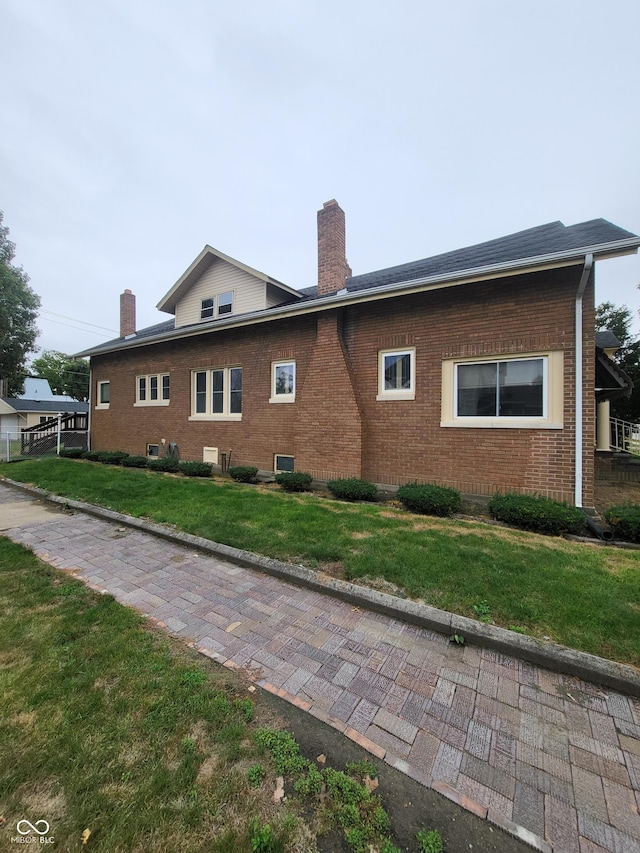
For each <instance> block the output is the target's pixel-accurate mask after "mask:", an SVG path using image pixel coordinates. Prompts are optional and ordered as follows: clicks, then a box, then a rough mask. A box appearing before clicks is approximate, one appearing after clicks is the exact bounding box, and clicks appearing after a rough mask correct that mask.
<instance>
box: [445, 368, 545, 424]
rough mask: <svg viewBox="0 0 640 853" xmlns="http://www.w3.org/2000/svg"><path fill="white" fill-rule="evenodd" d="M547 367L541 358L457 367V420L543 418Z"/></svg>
mask: <svg viewBox="0 0 640 853" xmlns="http://www.w3.org/2000/svg"><path fill="white" fill-rule="evenodd" d="M546 373H547V365H546V359H544V358H527V359H517V360H509V361H484V362H479V363H476V364H458V365H457V370H456V374H457V376H456V378H457V383H456V385H457V395H456V416H457V417H459V418H463V417H469V418H543V417H545V385H546Z"/></svg>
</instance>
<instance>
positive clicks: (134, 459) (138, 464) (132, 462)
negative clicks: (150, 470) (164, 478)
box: [122, 456, 149, 468]
mask: <svg viewBox="0 0 640 853" xmlns="http://www.w3.org/2000/svg"><path fill="white" fill-rule="evenodd" d="M148 461H149V460H148V459H147V457H146V456H127V458H126V459H123V460H122V464H123V466H124V467H125V468H146V467H147V462H148Z"/></svg>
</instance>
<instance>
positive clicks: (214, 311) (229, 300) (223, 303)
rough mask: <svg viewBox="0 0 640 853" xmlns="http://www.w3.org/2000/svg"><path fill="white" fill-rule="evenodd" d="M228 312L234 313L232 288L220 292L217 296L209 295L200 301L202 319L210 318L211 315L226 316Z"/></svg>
mask: <svg viewBox="0 0 640 853" xmlns="http://www.w3.org/2000/svg"><path fill="white" fill-rule="evenodd" d="M216 303H217V304H216ZM227 314H233V291H232V290H229V291H227V292H226V293H219V294H218V295H217V296H209V297H207V299H203V300H202V302H201V303H200V319H201V320H208V319H210V318H211V317H224V316H225V315H227Z"/></svg>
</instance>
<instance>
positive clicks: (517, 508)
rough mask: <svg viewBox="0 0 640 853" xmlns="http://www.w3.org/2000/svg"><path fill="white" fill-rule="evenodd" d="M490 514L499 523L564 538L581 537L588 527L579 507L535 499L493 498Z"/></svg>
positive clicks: (539, 498)
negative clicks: (564, 535) (563, 536)
mask: <svg viewBox="0 0 640 853" xmlns="http://www.w3.org/2000/svg"><path fill="white" fill-rule="evenodd" d="M489 512H490V513H491V515H492V516H493V517H494V518H497V519H498V520H499V521H505V522H506V523H507V524H514V525H515V526H516V527H522V528H523V529H524V530H534V531H536V532H537V533H551V534H555V535H557V536H561V535H562V534H563V533H582V532H583V531H584V527H585V519H584V514H583V512H582V510H580V509H578V507H575V506H569V505H568V504H566V503H558V501H552V500H551V499H550V498H543V497H537V496H534V495H516V494H506V495H502V494H497V495H494V496H493V497H492V498H491V501H490V502H489Z"/></svg>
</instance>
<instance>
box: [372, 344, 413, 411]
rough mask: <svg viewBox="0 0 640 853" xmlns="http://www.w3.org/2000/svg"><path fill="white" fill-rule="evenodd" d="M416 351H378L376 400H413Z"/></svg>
mask: <svg viewBox="0 0 640 853" xmlns="http://www.w3.org/2000/svg"><path fill="white" fill-rule="evenodd" d="M415 396H416V351H415V348H414V347H410V348H408V349H403V350H380V352H379V353H378V395H377V397H376V399H377V400H415Z"/></svg>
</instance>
